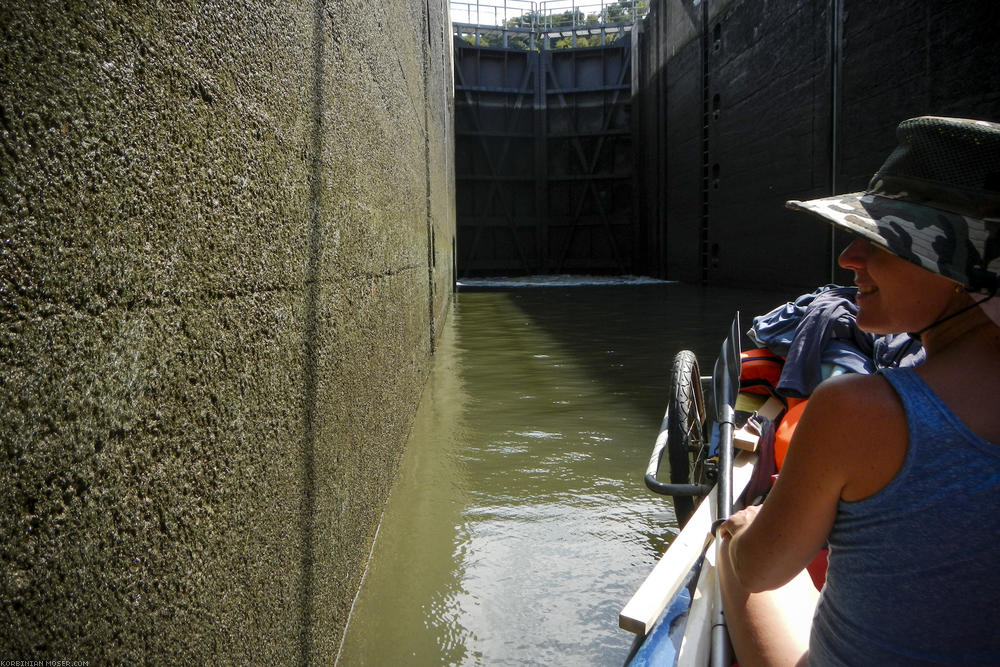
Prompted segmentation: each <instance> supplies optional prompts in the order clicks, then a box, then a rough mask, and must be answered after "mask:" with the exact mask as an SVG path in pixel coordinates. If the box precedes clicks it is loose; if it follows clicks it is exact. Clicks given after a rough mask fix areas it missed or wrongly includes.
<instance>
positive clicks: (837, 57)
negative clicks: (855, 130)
mask: <svg viewBox="0 0 1000 667" xmlns="http://www.w3.org/2000/svg"><path fill="white" fill-rule="evenodd" d="M843 18H844V5H843V0H831V2H830V195H835V194H837V192H838V188H839V187H840V186H839V184H838V183H837V174H838V172H839V171H840V73H841V65H842V57H841V48H842V47H843V39H844V30H843V26H844V24H843ZM836 236H837V232H836V228H835V227H833V225H831V226H830V282H831V283H834V282H836V273H837V245H836V243H837V240H836Z"/></svg>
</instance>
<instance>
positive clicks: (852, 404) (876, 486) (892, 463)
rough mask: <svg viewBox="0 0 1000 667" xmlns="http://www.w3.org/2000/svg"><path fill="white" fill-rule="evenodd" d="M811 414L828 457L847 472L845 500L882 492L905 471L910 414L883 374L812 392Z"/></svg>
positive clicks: (845, 379) (849, 378)
mask: <svg viewBox="0 0 1000 667" xmlns="http://www.w3.org/2000/svg"><path fill="white" fill-rule="evenodd" d="M807 412H808V413H809V414H808V417H810V423H809V427H810V431H811V432H812V433H814V434H820V433H821V434H822V436H820V438H819V440H820V441H822V442H823V443H824V448H825V449H826V453H827V454H828V455H831V454H832V455H834V456H836V458H837V459H838V463H839V465H841V466H845V468H846V469H845V470H844V473H845V474H844V480H845V484H844V487H843V489H842V491H841V498H842V499H844V500H860V499H862V498H866V497H868V496H870V495H872V494H874V493H876V492H878V491H879V490H880V489H882V488H883V487H884V486H885V485H886V484H888V483H889V481H891V480H892V478H893V477H894V476H895V475H896V473H897V472H898V471H899V469H900V468H901V467H902V465H903V460H904V459H905V457H906V450H907V446H908V441H909V436H908V429H907V422H906V413H905V411H904V409H903V404H902V401H901V400H900V398H899V395H898V394H896V391H895V390H894V389H893V388H892V385H891V384H889V381H888V380H886V379H885V378H884V377H882V376H881V375H857V374H854V375H841V376H838V377H836V378H832V379H830V380H828V381H826V382H824V383H822V384H821V385H820V386H819V387H818V388H817V389H816V391H815V392H813V395H812V397H811V398H810V399H809V406H808V408H807ZM805 417H806V416H805V415H804V416H803V421H804V420H805Z"/></svg>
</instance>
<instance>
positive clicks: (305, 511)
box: [0, 0, 455, 664]
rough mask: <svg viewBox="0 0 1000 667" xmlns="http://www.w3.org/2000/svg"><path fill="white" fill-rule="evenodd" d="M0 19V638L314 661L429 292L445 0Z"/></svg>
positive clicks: (397, 409)
mask: <svg viewBox="0 0 1000 667" xmlns="http://www.w3.org/2000/svg"><path fill="white" fill-rule="evenodd" d="M0 34H2V38H3V45H2V47H0V147H2V151H0V628H2V630H0V658H3V659H12V658H22V659H23V658H36V659H42V658H46V659H61V660H90V661H91V662H94V661H97V662H115V663H121V662H139V661H142V662H152V663H154V664H155V663H171V664H198V663H206V662H211V663H216V662H226V663H237V664H239V663H251V662H252V663H255V664H290V663H304V662H310V663H329V662H331V661H332V660H333V658H334V656H335V655H336V650H337V645H338V641H339V638H340V635H341V633H342V630H343V627H344V623H345V621H346V618H347V613H348V610H349V607H350V603H351V600H352V597H353V595H354V593H355V590H356V588H357V586H358V585H359V581H360V575H361V572H362V568H363V565H364V562H365V559H366V557H367V553H368V551H369V548H370V545H371V541H372V539H373V536H374V530H375V526H376V524H377V521H378V517H379V512H380V510H381V506H382V503H383V501H384V498H385V496H386V494H387V492H388V488H389V485H390V482H391V479H392V477H393V474H394V472H395V468H396V466H397V464H398V459H399V455H400V452H401V448H402V446H403V443H404V441H405V438H406V436H407V432H408V429H409V426H410V423H411V418H412V415H413V412H414V410H415V408H416V402H417V400H418V398H419V395H420V392H421V388H422V386H423V383H424V380H425V377H426V373H427V370H428V364H429V358H430V356H431V354H432V350H433V347H434V341H435V338H436V336H437V335H438V331H439V329H440V327H441V324H442V322H443V320H444V318H445V317H446V315H447V310H448V306H449V304H450V294H451V281H452V266H453V261H452V253H453V250H452V248H453V238H454V216H455V212H454V203H453V202H454V194H453V181H454V174H453V165H452V163H453V158H452V107H451V90H452V65H451V62H452V60H451V59H452V55H451V37H450V26H448V24H447V5H446V4H445V2H444V0H426V1H425V0H403V1H401V2H396V3H375V4H372V3H365V2H361V1H360V0H337V1H336V2H334V1H332V0H318V1H317V2H302V3H279V4H277V5H275V4H272V3H262V2H232V1H227V2H213V3H180V2H177V3H173V2H171V3H151V4H150V3H138V4H136V3H125V4H122V3H116V2H112V1H111V0H103V1H98V2H92V3H85V4H84V3H55V2H44V1H39V0H14V1H13V2H6V3H4V4H3V7H2V8H0Z"/></svg>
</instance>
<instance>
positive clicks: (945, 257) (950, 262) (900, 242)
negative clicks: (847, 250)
mask: <svg viewBox="0 0 1000 667" xmlns="http://www.w3.org/2000/svg"><path fill="white" fill-rule="evenodd" d="M785 205H786V206H787V207H788V208H791V209H794V210H800V211H805V212H807V213H811V214H812V215H815V216H818V217H820V218H822V219H824V220H826V221H827V222H830V223H832V224H834V225H836V226H837V227H840V228H841V229H844V230H845V231H848V232H850V233H852V234H857V235H859V236H862V237H864V238H866V239H868V240H870V241H872V242H873V243H875V244H877V245H878V246H880V247H882V248H885V249H886V250H888V251H889V252H891V253H892V254H894V255H896V256H897V257H901V258H902V259H905V260H907V261H910V262H912V263H914V264H916V265H917V266H920V267H922V268H925V269H927V270H928V271H932V272H934V273H937V274H939V275H942V276H945V277H946V278H950V279H952V280H954V281H956V282H959V283H962V284H963V285H966V284H968V276H967V275H966V271H965V270H964V267H965V266H966V260H967V259H968V256H967V248H966V247H965V244H964V243H962V241H961V239H963V238H968V236H969V235H970V234H975V231H974V228H977V227H980V228H981V227H982V221H979V220H975V219H972V218H968V217H966V216H963V215H959V214H957V213H954V212H951V211H945V210H942V209H939V208H934V207H931V206H927V205H926V204H921V203H916V202H912V201H909V200H906V199H899V198H893V197H886V196H882V195H877V194H872V193H864V192H852V193H849V194H844V195H837V196H834V197H823V198H820V199H811V200H808V201H797V200H793V201H789V202H786V204H785ZM959 230H963V232H964V233H959ZM956 260H957V261H956Z"/></svg>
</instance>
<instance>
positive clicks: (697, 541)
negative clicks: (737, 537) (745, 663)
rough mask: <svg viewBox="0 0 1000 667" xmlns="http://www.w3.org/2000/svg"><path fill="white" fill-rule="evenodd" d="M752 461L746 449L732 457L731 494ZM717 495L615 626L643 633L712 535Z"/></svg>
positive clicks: (676, 541)
mask: <svg viewBox="0 0 1000 667" xmlns="http://www.w3.org/2000/svg"><path fill="white" fill-rule="evenodd" d="M756 461H757V456H756V455H755V454H751V453H749V452H740V453H739V454H738V455H737V456H736V458H735V460H734V461H733V497H734V498H738V497H739V495H740V494H741V493H743V489H745V488H746V486H747V484H749V483H750V476H751V474H752V473H753V465H754V463H755V462H756ZM717 496H718V493H717V491H716V490H715V488H714V487H713V489H712V491H711V492H710V493H709V494H708V496H707V497H706V498H705V499H704V500H703V501H702V502H701V503H700V504H699V505H698V509H696V510H695V512H694V514H692V515H691V518H690V519H689V520H688V522H687V525H685V526H684V529H683V530H681V533H680V535H678V536H677V537H676V539H674V541H673V542H672V543H671V544H670V547H669V548H668V549H667V551H666V553H664V554H663V556H662V557H661V558H660V560H659V562H658V563H657V564H656V566H655V567H654V568H653V571H652V572H650V573H649V575H648V576H647V577H646V580H645V581H644V582H643V583H642V585H641V586H640V587H639V590H637V591H636V592H635V594H634V595H632V599H630V600H629V601H628V603H627V604H626V605H625V607H624V608H623V609H622V610H621V613H619V614H618V627H620V628H622V629H623V630H628V631H629V632H633V633H635V634H640V635H643V636H645V635H646V634H647V633H648V632H649V629H650V628H652V627H653V624H654V623H655V622H656V619H657V618H659V616H660V614H661V613H663V610H664V608H666V606H667V603H668V602H670V600H672V599H673V597H674V595H676V594H677V591H678V590H679V589H680V587H681V584H682V583H683V582H684V578H685V576H687V573H688V572H689V571H690V570H691V566H692V565H694V564H695V561H697V560H698V558H699V557H700V556H701V553H702V551H704V549H705V545H706V544H707V543H708V540H709V539H710V538H711V537H712V535H711V532H710V531H711V528H712V520H713V519H712V517H714V516H716V514H717V513H716V511H715V507H716V503H717V501H716V497H717Z"/></svg>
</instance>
